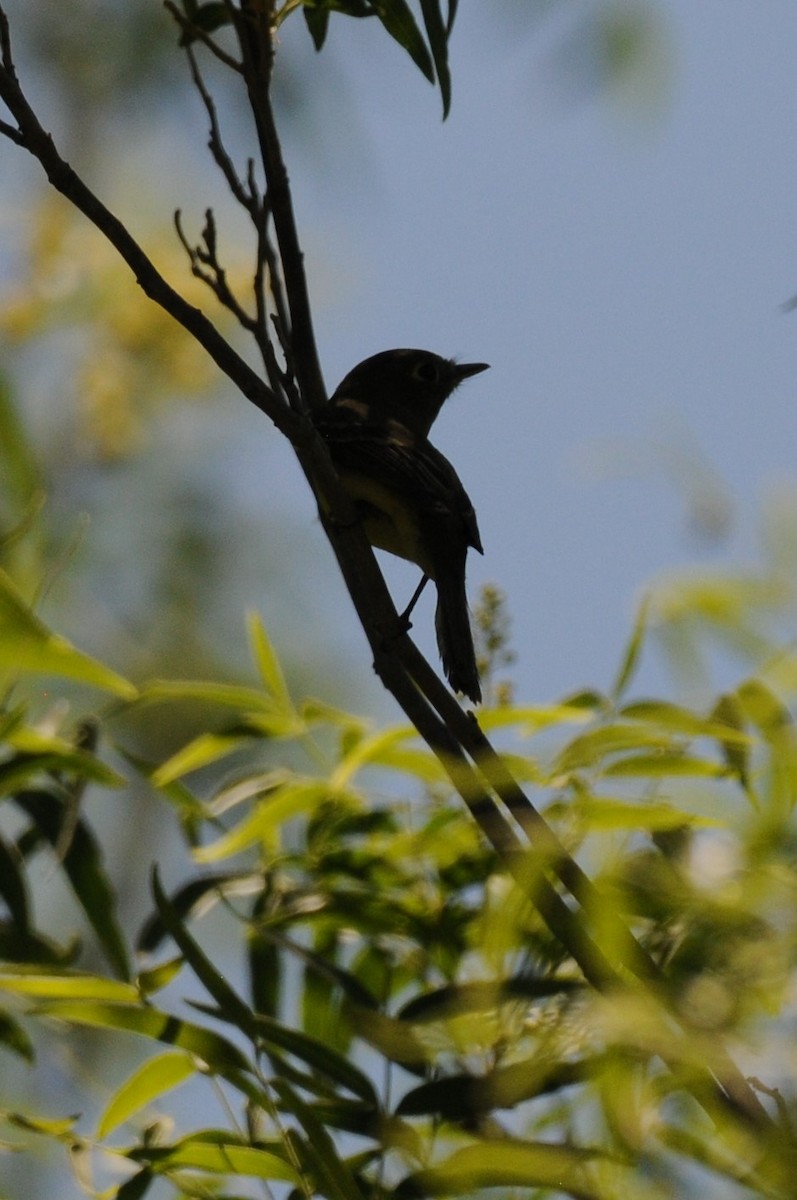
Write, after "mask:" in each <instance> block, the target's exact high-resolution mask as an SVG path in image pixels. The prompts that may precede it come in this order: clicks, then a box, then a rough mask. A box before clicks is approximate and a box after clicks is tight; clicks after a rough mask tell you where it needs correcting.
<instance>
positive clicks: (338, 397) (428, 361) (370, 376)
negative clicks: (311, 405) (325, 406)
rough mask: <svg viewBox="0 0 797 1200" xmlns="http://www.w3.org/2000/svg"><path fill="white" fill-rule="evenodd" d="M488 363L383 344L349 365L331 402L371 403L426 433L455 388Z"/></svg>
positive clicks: (384, 414)
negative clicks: (395, 347) (368, 356)
mask: <svg viewBox="0 0 797 1200" xmlns="http://www.w3.org/2000/svg"><path fill="white" fill-rule="evenodd" d="M488 366H489V363H458V362H455V361H454V359H453V358H442V357H441V356H440V355H439V354H433V353H432V352H431V350H383V351H382V352H381V353H380V354H373V355H372V356H371V357H370V358H366V359H364V360H363V362H361V363H358V364H357V366H356V367H354V368H353V369H352V370H351V371H349V373H348V375H347V376H346V378H345V379H343V380H342V381H341V383H340V384H339V385H338V387H337V388H336V389H335V392H334V393H333V395H332V398H331V403H333V404H342V403H346V402H348V403H350V404H351V406H352V407H355V406H357V405H363V406H365V405H368V406H373V409H374V412H375V413H376V414H378V415H379V416H380V417H384V418H392V419H394V420H397V421H400V422H401V423H402V424H403V425H405V426H406V427H407V428H408V429H410V430H412V432H413V433H418V434H421V435H422V436H423V437H426V436H427V435H428V433H429V430H430V429H431V427H432V423H433V421H434V419H435V417H436V416H437V414H438V413H439V412H440V409H441V408H442V406H443V402H444V401H445V400H447V399H448V397H449V396H450V395H451V393H452V392H453V391H454V388H456V387H458V386H459V384H460V383H462V381H463V379H469V378H470V376H471V375H478V374H479V372H480V371H486V370H487V368H488Z"/></svg>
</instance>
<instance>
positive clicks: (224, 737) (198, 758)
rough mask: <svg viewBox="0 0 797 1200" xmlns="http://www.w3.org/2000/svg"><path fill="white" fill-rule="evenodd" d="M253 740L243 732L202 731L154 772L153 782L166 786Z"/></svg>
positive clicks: (158, 785) (156, 785)
mask: <svg viewBox="0 0 797 1200" xmlns="http://www.w3.org/2000/svg"><path fill="white" fill-rule="evenodd" d="M249 741H251V738H249V737H245V736H241V734H237V733H236V734H220V733H202V734H200V735H199V737H196V738H194V739H193V741H190V742H189V743H188V745H187V746H183V748H182V750H178V751H177V753H176V754H173V755H172V757H171V758H169V759H167V760H166V762H165V763H162V764H161V766H159V767H158V769H157V771H154V772H153V775H152V782H153V784H154V785H155V787H165V786H166V785H167V784H169V783H173V782H174V781H175V780H176V779H179V778H180V777H181V776H182V775H188V774H189V772H190V771H198V770H199V769H200V767H207V766H209V765H210V764H211V763H214V762H218V760H219V759H220V758H225V757H226V756H227V755H228V754H233V753H234V752H235V751H236V750H238V749H239V748H240V747H241V746H244V745H246V744H247V742H249Z"/></svg>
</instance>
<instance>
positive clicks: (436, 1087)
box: [396, 1055, 603, 1121]
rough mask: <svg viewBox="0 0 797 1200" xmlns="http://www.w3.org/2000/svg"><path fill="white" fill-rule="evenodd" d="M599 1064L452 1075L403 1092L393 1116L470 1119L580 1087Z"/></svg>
mask: <svg viewBox="0 0 797 1200" xmlns="http://www.w3.org/2000/svg"><path fill="white" fill-rule="evenodd" d="M601 1062H603V1058H602V1057H601V1056H600V1055H598V1056H596V1057H595V1058H594V1059H592V1060H590V1059H586V1060H579V1061H576V1062H560V1061H558V1060H557V1061H551V1059H550V1058H548V1057H547V1056H545V1055H542V1056H540V1057H539V1058H531V1059H527V1060H526V1061H524V1062H517V1063H512V1064H511V1065H510V1066H508V1067H498V1068H496V1069H495V1070H492V1071H489V1072H488V1073H487V1074H486V1075H452V1076H449V1077H448V1078H447V1079H436V1080H434V1081H433V1082H431V1083H423V1084H421V1085H420V1087H417V1088H413V1089H412V1090H411V1091H409V1092H407V1093H406V1094H405V1095H404V1096H403V1097H402V1099H401V1102H400V1103H399V1105H398V1107H397V1109H396V1114H397V1115H398V1116H403V1117H418V1116H431V1115H435V1116H438V1117H442V1118H443V1120H448V1121H452V1120H453V1121H462V1120H465V1119H467V1118H471V1119H472V1118H474V1117H478V1116H483V1115H484V1114H485V1113H489V1112H493V1111H495V1110H498V1109H508V1108H514V1107H515V1106H516V1105H518V1104H522V1103H523V1102H524V1101H526V1100H530V1099H532V1098H533V1097H535V1096H542V1095H549V1094H550V1093H552V1092H556V1091H559V1090H561V1089H562V1088H565V1087H572V1086H573V1084H576V1083H583V1082H584V1080H586V1079H590V1078H592V1077H593V1076H594V1075H595V1071H596V1065H599V1064H600V1063H601Z"/></svg>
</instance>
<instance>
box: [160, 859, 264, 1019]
mask: <svg viewBox="0 0 797 1200" xmlns="http://www.w3.org/2000/svg"><path fill="white" fill-rule="evenodd" d="M152 891H153V895H154V896H155V903H156V905H157V907H158V912H159V913H160V915H161V918H162V920H163V924H164V926H165V927H166V929H167V930H168V931H169V933H170V934H171V935H172V937H173V938H174V940H175V942H176V943H177V946H178V947H179V949H180V951H181V952H182V954H183V956H184V958H185V961H186V962H187V963H188V965H189V966H190V967H191V969H192V970H193V972H194V974H195V975H196V976H197V978H198V979H199V981H200V983H202V985H203V986H204V987H205V988H206V989H207V990H208V992H209V993H210V995H211V996H212V997H213V999H214V1000H215V1001H216V1003H217V1004H218V1005H219V1007H220V1008H221V1010H222V1012H223V1014H224V1016H225V1018H226V1019H227V1020H228V1021H231V1022H232V1023H233V1024H234V1025H237V1027H238V1028H239V1029H241V1030H242V1031H243V1032H244V1033H246V1034H247V1035H248V1036H250V1037H251V1036H252V1034H253V1032H254V1020H255V1016H254V1013H253V1012H252V1010H251V1008H249V1006H248V1005H247V1004H245V1003H244V1001H243V1000H242V999H241V998H240V996H239V995H238V993H237V992H236V991H235V990H234V989H233V988H231V987H230V985H229V984H228V983H227V981H226V979H225V978H224V976H223V975H222V974H221V972H220V971H218V970H217V969H216V967H215V966H214V964H213V963H212V962H211V961H210V959H209V958H208V956H207V955H206V954H205V952H204V950H202V948H201V947H200V945H199V943H198V942H197V941H195V939H194V938H193V937H192V936H191V934H190V933H189V932H188V930H187V929H186V927H185V925H184V924H183V923H182V921H181V920H180V918H179V917H178V915H177V913H176V912H175V910H174V908H173V907H172V905H171V903H170V901H169V899H168V897H167V896H166V893H165V892H164V891H163V889H162V887H161V884H160V880H159V878H158V871H157V868H155V870H154V871H153V873H152Z"/></svg>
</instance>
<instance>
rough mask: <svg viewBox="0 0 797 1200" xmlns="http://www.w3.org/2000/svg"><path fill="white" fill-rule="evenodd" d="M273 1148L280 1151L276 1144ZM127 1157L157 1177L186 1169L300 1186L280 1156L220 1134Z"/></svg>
mask: <svg viewBox="0 0 797 1200" xmlns="http://www.w3.org/2000/svg"><path fill="white" fill-rule="evenodd" d="M274 1146H275V1149H281V1145H280V1143H274ZM130 1157H131V1158H135V1159H136V1160H138V1161H139V1162H140V1161H141V1160H145V1161H146V1162H148V1164H149V1165H150V1167H151V1169H152V1170H154V1171H157V1173H158V1174H160V1175H164V1174H169V1173H171V1172H172V1171H176V1170H178V1169H186V1168H188V1169H192V1170H195V1171H208V1172H212V1173H213V1174H215V1175H249V1176H253V1177H254V1178H255V1179H278V1180H282V1181H285V1182H287V1183H291V1184H293V1185H294V1186H298V1185H299V1184H300V1179H299V1176H298V1175H297V1174H296V1170H295V1169H294V1167H293V1166H292V1165H291V1164H290V1163H289V1162H286V1160H285V1158H283V1157H282V1155H281V1154H278V1153H272V1152H271V1151H270V1150H261V1149H260V1148H259V1147H257V1146H250V1145H247V1144H246V1143H244V1142H243V1141H242V1140H241V1139H239V1138H235V1137H234V1136H233V1135H232V1134H228V1133H223V1132H221V1131H219V1132H218V1133H216V1131H214V1130H211V1131H206V1132H204V1133H195V1134H191V1135H190V1136H188V1137H186V1138H183V1139H182V1141H179V1142H176V1143H175V1144H174V1145H173V1146H153V1147H150V1146H142V1147H137V1148H136V1150H135V1151H133V1152H132V1153H131V1155H130ZM354 1194H355V1193H354V1192H352V1193H351V1195H352V1196H353V1195H354Z"/></svg>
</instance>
